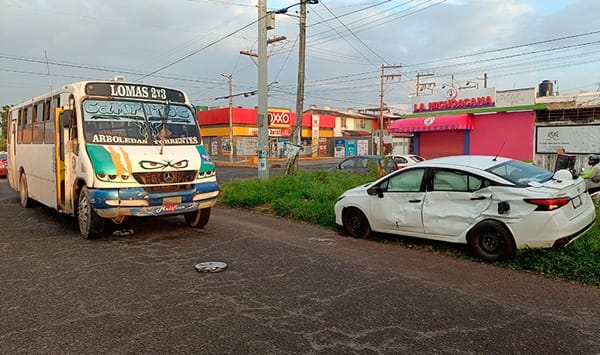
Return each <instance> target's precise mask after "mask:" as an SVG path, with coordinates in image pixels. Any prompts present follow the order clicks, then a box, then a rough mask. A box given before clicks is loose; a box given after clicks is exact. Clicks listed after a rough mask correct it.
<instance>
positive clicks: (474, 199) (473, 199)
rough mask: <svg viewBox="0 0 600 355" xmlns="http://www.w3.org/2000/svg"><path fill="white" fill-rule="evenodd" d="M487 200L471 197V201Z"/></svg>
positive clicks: (483, 197)
mask: <svg viewBox="0 0 600 355" xmlns="http://www.w3.org/2000/svg"><path fill="white" fill-rule="evenodd" d="M477 200H485V196H479V197H471V201H477Z"/></svg>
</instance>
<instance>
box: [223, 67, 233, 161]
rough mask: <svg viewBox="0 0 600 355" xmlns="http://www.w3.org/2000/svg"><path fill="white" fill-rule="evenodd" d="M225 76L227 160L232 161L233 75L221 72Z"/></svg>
mask: <svg viewBox="0 0 600 355" xmlns="http://www.w3.org/2000/svg"><path fill="white" fill-rule="evenodd" d="M221 76H224V77H225V78H227V82H228V83H229V96H227V97H228V98H229V147H230V148H229V162H230V163H233V152H234V146H235V145H234V144H233V75H232V74H221Z"/></svg>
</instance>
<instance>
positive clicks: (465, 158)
mask: <svg viewBox="0 0 600 355" xmlns="http://www.w3.org/2000/svg"><path fill="white" fill-rule="evenodd" d="M511 160H513V159H510V158H506V157H495V156H492V155H453V156H447V157H440V158H433V159H429V160H425V161H422V162H420V163H419V165H421V166H424V165H427V166H444V165H447V166H463V167H470V168H475V169H480V170H486V169H489V168H491V167H494V166H496V165H499V164H502V163H505V162H507V161H511Z"/></svg>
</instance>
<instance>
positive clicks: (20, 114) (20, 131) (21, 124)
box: [17, 109, 23, 143]
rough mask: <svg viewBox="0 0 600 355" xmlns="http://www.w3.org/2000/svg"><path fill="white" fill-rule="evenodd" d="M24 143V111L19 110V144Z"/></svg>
mask: <svg viewBox="0 0 600 355" xmlns="http://www.w3.org/2000/svg"><path fill="white" fill-rule="evenodd" d="M22 142H23V109H20V110H19V114H18V116H17V143H22Z"/></svg>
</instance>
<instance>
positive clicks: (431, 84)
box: [417, 73, 435, 96]
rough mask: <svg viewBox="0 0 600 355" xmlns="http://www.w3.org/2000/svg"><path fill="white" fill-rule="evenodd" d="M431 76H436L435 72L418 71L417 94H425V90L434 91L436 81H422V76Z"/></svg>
mask: <svg viewBox="0 0 600 355" xmlns="http://www.w3.org/2000/svg"><path fill="white" fill-rule="evenodd" d="M431 76H434V74H433V73H427V74H421V73H417V96H423V92H424V91H425V90H429V93H430V94H431V91H433V88H434V87H435V83H434V82H426V83H422V82H421V78H423V77H431Z"/></svg>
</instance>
